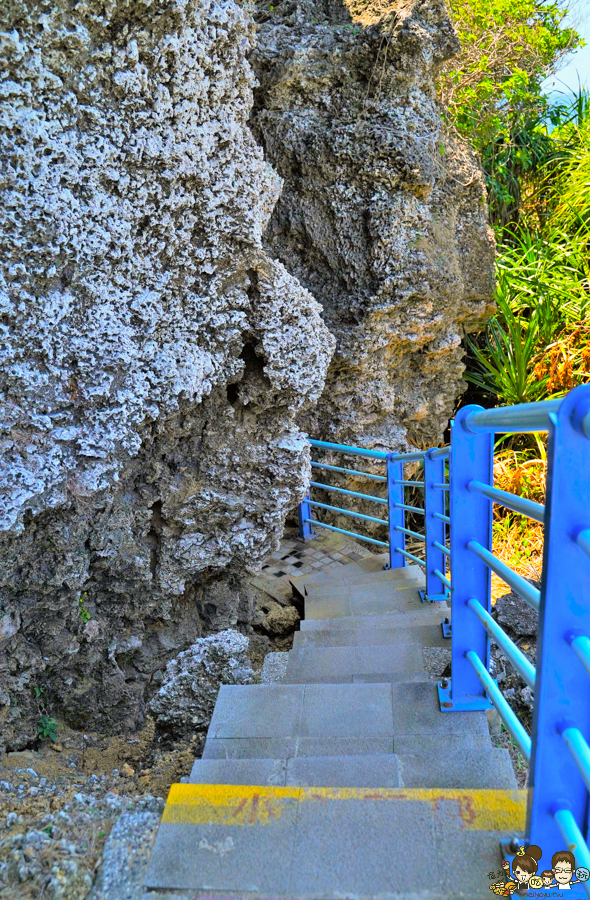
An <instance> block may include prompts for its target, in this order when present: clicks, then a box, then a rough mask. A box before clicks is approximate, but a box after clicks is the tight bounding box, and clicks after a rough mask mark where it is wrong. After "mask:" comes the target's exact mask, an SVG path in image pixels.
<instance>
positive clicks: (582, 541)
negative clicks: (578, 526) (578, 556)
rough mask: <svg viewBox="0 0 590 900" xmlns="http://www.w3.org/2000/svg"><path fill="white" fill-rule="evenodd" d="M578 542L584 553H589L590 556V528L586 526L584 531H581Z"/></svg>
mask: <svg viewBox="0 0 590 900" xmlns="http://www.w3.org/2000/svg"><path fill="white" fill-rule="evenodd" d="M576 542H577V543H578V545H579V546H580V547H581V548H582V550H583V551H584V553H587V554H588V556H590V528H585V529H584V531H580V533H579V535H578V536H577V538H576Z"/></svg>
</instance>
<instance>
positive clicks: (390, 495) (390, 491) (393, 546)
mask: <svg viewBox="0 0 590 900" xmlns="http://www.w3.org/2000/svg"><path fill="white" fill-rule="evenodd" d="M395 455H396V454H395V453H390V454H389V456H388V457H387V462H386V466H387V507H388V516H387V518H388V520H389V566H390V568H391V569H398V568H399V567H400V566H403V565H405V562H406V560H405V557H404V556H403V554H402V553H397V552H396V550H397V548H399V549H400V550H405V549H406V537H405V535H404V533H403V531H396V526H398V527H400V528H403V527H404V521H405V519H404V510H403V509H401V506H403V503H404V486H403V484H402V482H403V480H404V465H403V463H401V462H399V461H396V460H395V458H394V457H395ZM400 504H401V506H400Z"/></svg>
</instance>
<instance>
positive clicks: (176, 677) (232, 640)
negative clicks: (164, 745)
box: [150, 629, 254, 735]
mask: <svg viewBox="0 0 590 900" xmlns="http://www.w3.org/2000/svg"><path fill="white" fill-rule="evenodd" d="M253 677H254V671H253V669H252V667H251V665H250V660H249V658H248V638H247V637H245V636H244V635H243V634H240V633H239V631H232V630H231V629H227V631H221V632H219V634H214V635H210V636H209V637H206V638H199V639H198V640H197V641H195V643H194V644H193V645H192V647H189V649H188V650H185V651H183V652H182V653H179V654H178V656H177V657H176V658H175V659H173V660H171V661H170V662H169V663H168V665H167V666H166V674H165V676H164V680H163V682H162V686H161V688H160V690H159V691H158V693H157V694H156V695H155V696H154V697H153V698H152V700H151V702H150V710H151V711H152V712H153V714H154V716H155V718H156V722H157V723H158V724H159V725H160V726H162V727H164V728H166V729H167V730H168V731H171V732H173V733H174V734H175V735H183V734H189V733H191V732H194V731H196V730H198V729H199V728H203V727H205V728H206V727H208V725H209V722H210V720H211V716H212V715H213V707H214V706H215V701H216V699H217V693H218V691H219V686H220V685H221V684H250V682H251V681H252V680H253Z"/></svg>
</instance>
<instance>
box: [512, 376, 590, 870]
mask: <svg viewBox="0 0 590 900" xmlns="http://www.w3.org/2000/svg"><path fill="white" fill-rule="evenodd" d="M589 412H590V385H583V386H581V387H578V388H575V390H573V391H571V392H570V393H569V394H568V395H567V397H565V398H564V400H563V401H562V403H561V406H560V407H559V411H558V412H557V413H551V414H550V416H549V419H550V425H549V447H548V463H547V498H546V503H545V545H544V556H543V582H542V586H541V606H540V612H539V635H538V642H537V678H536V683H535V708H534V715H533V752H532V758H531V768H530V777H529V792H530V794H529V796H532V802H530V801H529V809H528V819H527V835H528V836H529V837H530V841H531V842H534V843H535V844H538V845H539V846H540V847H542V848H543V857H544V859H543V866H544V868H548V867H549V863H550V861H551V853H550V851H552V850H553V848H555V849H560V848H561V847H563V846H564V845H565V844H564V838H563V834H564V831H563V827H560V822H561V819H563V818H564V816H563V815H561V811H563V810H566V811H569V813H570V814H571V816H573V819H574V820H575V824H576V825H577V827H578V828H579V830H580V831H581V833H582V835H583V836H584V837H585V839H586V841H587V840H588V814H589V809H590V793H589V791H588V787H587V786H586V785H587V784H588V782H586V784H585V783H584V779H583V777H582V774H581V771H580V769H579V767H578V765H577V764H576V761H575V756H573V755H572V754H573V752H574V750H572V748H571V747H570V749H568V747H569V744H568V743H567V741H568V739H569V738H570V735H572V734H574V735H575V734H576V732H575V731H572V730H571V729H578V732H581V736H582V737H583V738H584V739H585V740H586V742H589V743H590V678H589V674H588V669H587V667H586V666H585V664H584V661H583V659H584V653H583V652H581V655H580V656H579V655H578V652H577V650H576V648H575V647H574V646H572V644H573V642H574V641H575V640H576V638H579V637H580V636H586V637H590V555H589V553H588V551H587V550H586V549H585V548H584V546H583V541H580V540H579V539H578V537H579V534H580V533H581V532H583V531H584V530H585V529H587V528H588V527H590V439H589V438H588V437H587V436H586V435H585V434H584V431H583V426H584V418H585V417H587V416H588V414H589ZM568 729H570V730H569V731H568ZM564 732H568V733H567V734H565V735H564ZM570 743H571V740H570ZM574 749H575V748H574ZM586 772H587V773H588V769H587V768H586ZM560 815H561V817H560ZM566 817H567V816H566ZM570 819H571V817H570ZM579 850H580V854H581V852H582V848H581V847H580V848H579ZM580 854H579V853H577V852H576V851H574V855H575V857H576V865H578V866H580V865H585V863H583V862H582V861H581V856H580ZM548 860H549V862H548Z"/></svg>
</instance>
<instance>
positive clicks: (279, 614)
mask: <svg viewBox="0 0 590 900" xmlns="http://www.w3.org/2000/svg"><path fill="white" fill-rule="evenodd" d="M299 619H300V616H299V613H298V612H297V610H296V609H295V607H294V606H281V605H280V604H279V603H272V602H271V603H269V609H268V612H267V614H266V615H265V616H264V618H263V620H262V627H263V628H264V630H265V631H266V632H268V634H272V635H275V634H289V633H290V632H292V631H294V630H295V626H296V625H297V623H298V622H299Z"/></svg>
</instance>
